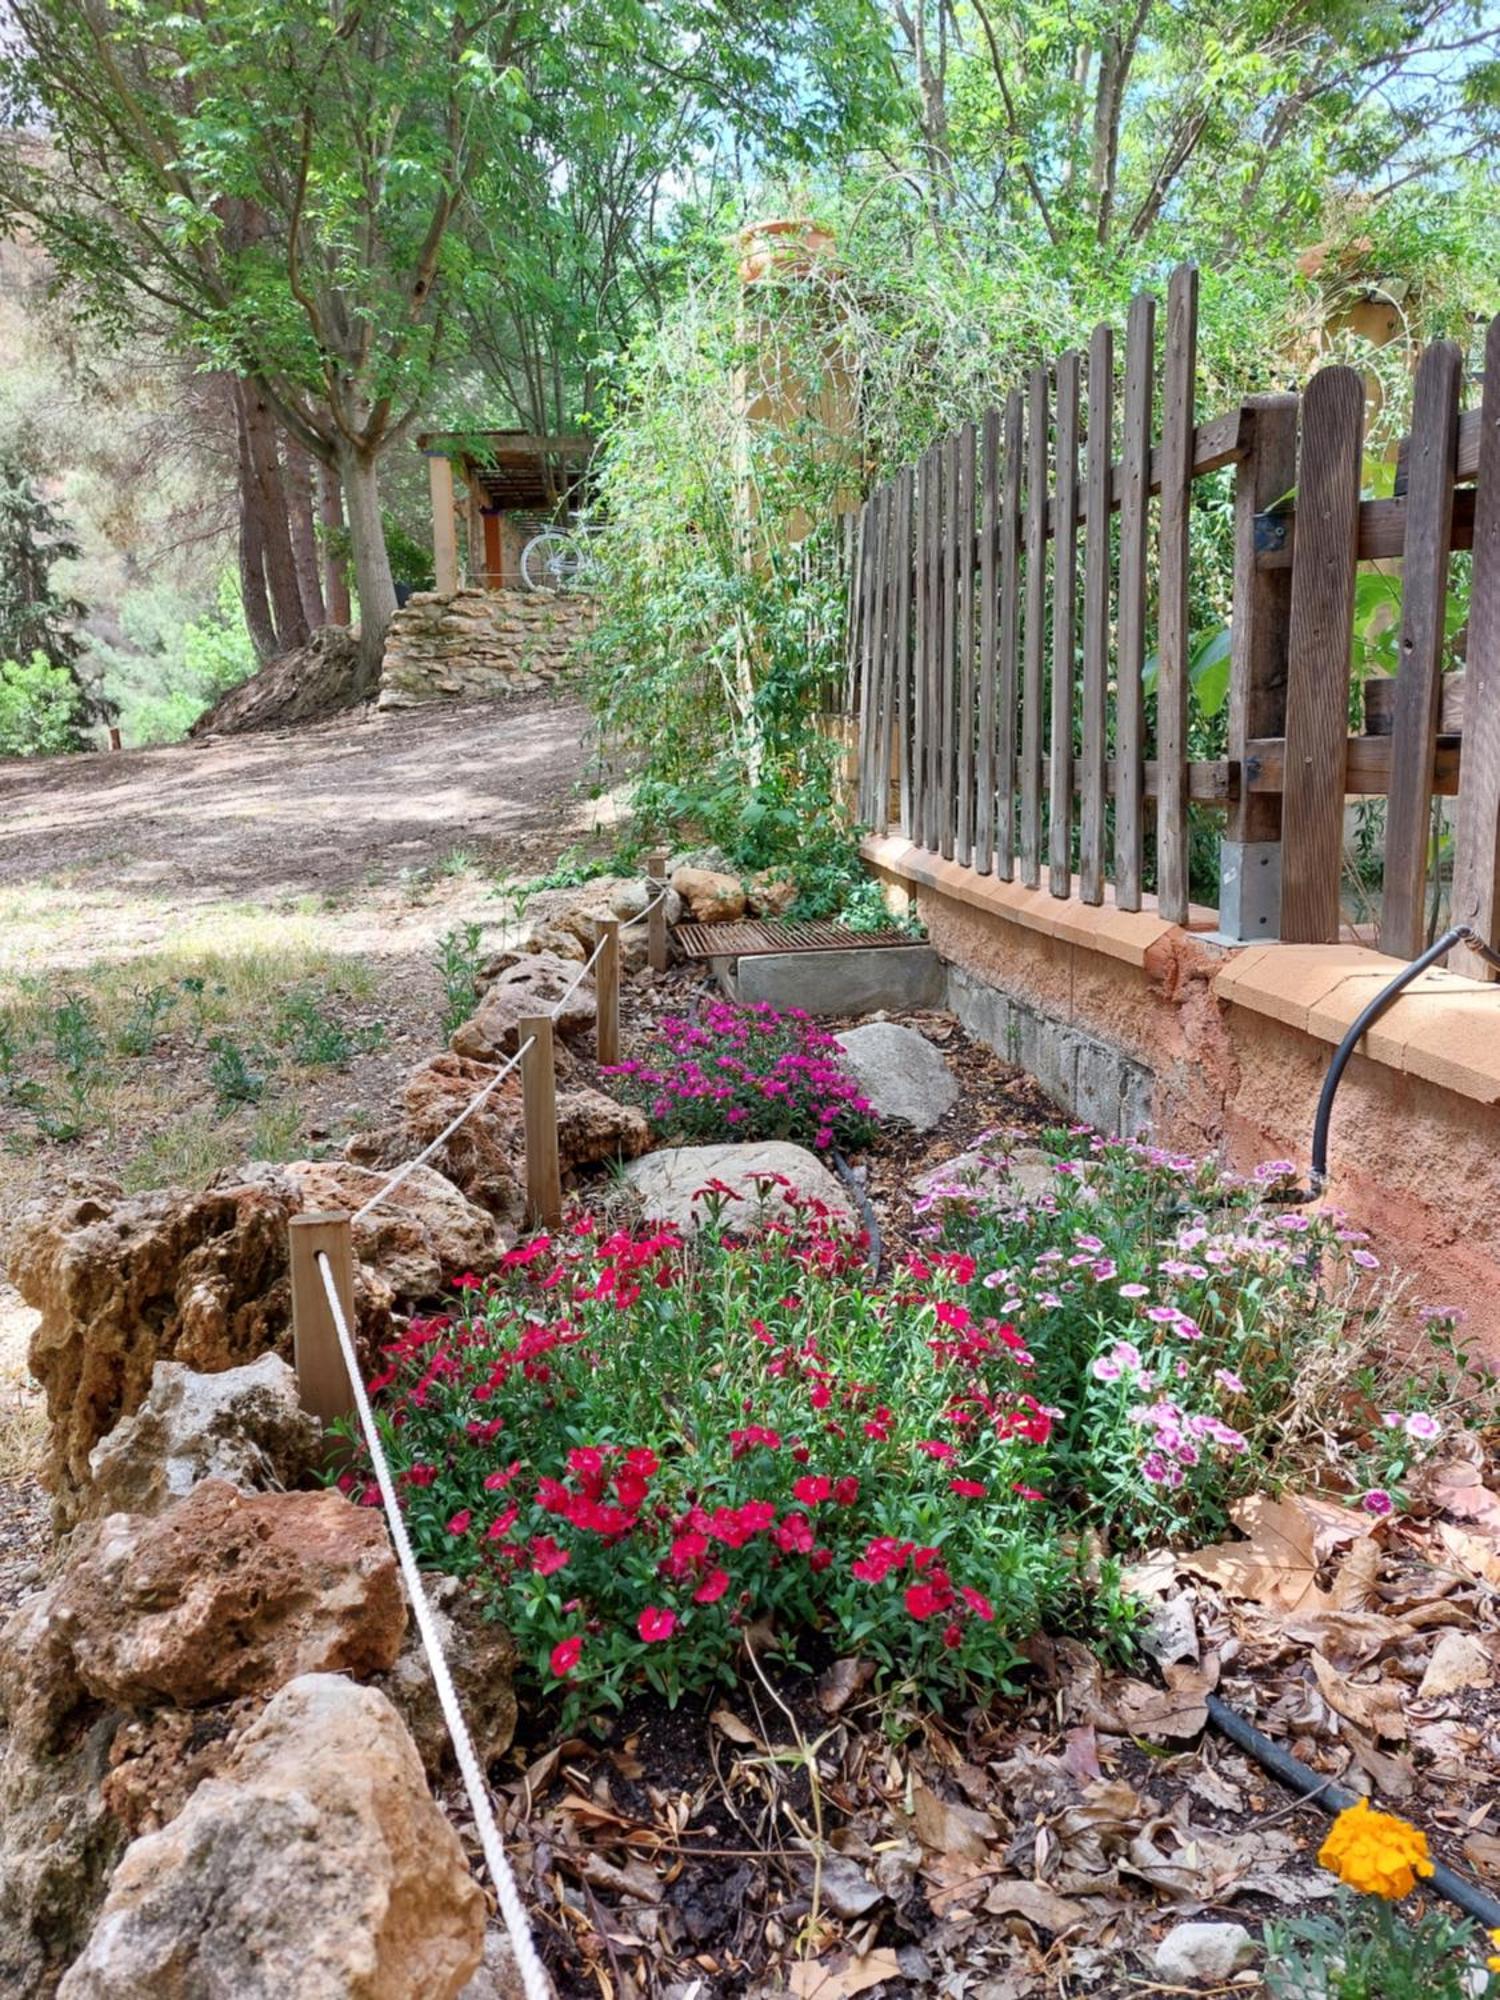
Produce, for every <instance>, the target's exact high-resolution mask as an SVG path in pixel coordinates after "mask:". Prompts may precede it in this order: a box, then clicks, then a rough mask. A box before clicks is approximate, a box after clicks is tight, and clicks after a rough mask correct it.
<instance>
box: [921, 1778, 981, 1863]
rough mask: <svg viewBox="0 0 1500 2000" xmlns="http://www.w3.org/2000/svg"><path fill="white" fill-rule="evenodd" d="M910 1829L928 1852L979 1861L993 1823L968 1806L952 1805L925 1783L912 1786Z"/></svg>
mask: <svg viewBox="0 0 1500 2000" xmlns="http://www.w3.org/2000/svg"><path fill="white" fill-rule="evenodd" d="M912 1830H913V1832H914V1833H915V1834H916V1836H917V1839H918V1840H919V1841H920V1842H921V1843H922V1846H923V1847H924V1848H926V1849H927V1851H928V1852H929V1853H930V1854H945V1855H953V1856H957V1857H958V1858H959V1859H961V1860H964V1861H982V1860H983V1859H984V1857H985V1855H986V1854H988V1852H989V1850H990V1847H991V1845H992V1843H993V1842H994V1839H995V1823H994V1821H993V1820H992V1819H991V1818H990V1816H989V1814H988V1813H982V1812H976V1811H975V1810H974V1808H973V1807H972V1806H953V1805H949V1804H948V1803H947V1802H946V1800H944V1799H940V1798H939V1797H938V1795H937V1793H936V1792H930V1791H929V1790H928V1789H927V1787H926V1786H925V1785H922V1784H918V1785H914V1786H913V1788H912Z"/></svg>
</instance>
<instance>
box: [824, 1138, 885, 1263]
mask: <svg viewBox="0 0 1500 2000" xmlns="http://www.w3.org/2000/svg"><path fill="white" fill-rule="evenodd" d="M833 1164H834V1166H835V1167H836V1168H837V1169H838V1176H839V1179H840V1180H841V1181H842V1182H843V1183H844V1186H845V1187H846V1188H848V1190H849V1192H850V1194H852V1195H853V1197H854V1205H855V1207H856V1208H857V1209H858V1210H859V1213H860V1218H861V1220H862V1221H863V1223H864V1225H865V1230H866V1233H867V1234H868V1236H869V1239H870V1247H869V1249H868V1250H867V1251H866V1252H865V1263H866V1265H867V1266H868V1267H869V1272H870V1276H871V1277H872V1278H878V1277H879V1276H880V1259H881V1254H882V1253H881V1248H880V1223H879V1221H878V1220H877V1219H876V1215H875V1211H874V1209H873V1208H872V1207H871V1206H870V1197H869V1195H868V1194H866V1192H865V1184H864V1182H863V1180H861V1179H860V1177H859V1175H858V1174H856V1173H855V1171H854V1169H853V1167H851V1166H850V1164H849V1162H848V1161H847V1160H846V1159H845V1158H844V1156H843V1154H842V1153H841V1152H840V1151H839V1150H838V1148H837V1147H836V1146H835V1148H834V1150H833Z"/></svg>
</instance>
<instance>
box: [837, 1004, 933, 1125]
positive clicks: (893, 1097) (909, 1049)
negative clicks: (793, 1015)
mask: <svg viewBox="0 0 1500 2000" xmlns="http://www.w3.org/2000/svg"><path fill="white" fill-rule="evenodd" d="M834 1040H835V1041H836V1042H838V1043H839V1045H840V1046H841V1047H842V1049H843V1051H844V1061H845V1066H846V1068H848V1069H850V1070H852V1071H853V1073H854V1076H855V1078H856V1080H857V1081H858V1083H859V1087H860V1090H861V1092H862V1093H863V1095H864V1096H865V1097H866V1098H868V1100H869V1103H870V1108H871V1110H872V1111H873V1112H874V1113H875V1115H876V1117H877V1118H891V1119H896V1120H899V1122H900V1123H901V1124H903V1125H910V1126H911V1127H912V1129H913V1130H914V1131H917V1132H930V1131H931V1130H932V1128H933V1126H934V1125H937V1124H940V1123H941V1122H942V1120H943V1119H944V1118H945V1117H946V1116H947V1115H948V1113H949V1112H950V1111H951V1110H952V1109H953V1106H954V1105H955V1104H956V1103H957V1102H958V1084H957V1082H956V1081H955V1079H954V1076H953V1072H952V1071H951V1070H950V1069H949V1067H948V1065H947V1063H946V1062H945V1061H944V1059H943V1054H942V1051H941V1050H940V1049H937V1048H935V1047H934V1046H933V1044H932V1043H931V1042H929V1041H928V1039H927V1037H926V1036H925V1035H919V1034H918V1033H917V1031H916V1029H915V1028H903V1027H902V1026H901V1025H900V1023H899V1022H896V1021H867V1022H866V1023H865V1025H864V1026H863V1027H860V1028H850V1029H849V1030H848V1031H847V1032H846V1033H844V1034H842V1035H835V1036H834Z"/></svg>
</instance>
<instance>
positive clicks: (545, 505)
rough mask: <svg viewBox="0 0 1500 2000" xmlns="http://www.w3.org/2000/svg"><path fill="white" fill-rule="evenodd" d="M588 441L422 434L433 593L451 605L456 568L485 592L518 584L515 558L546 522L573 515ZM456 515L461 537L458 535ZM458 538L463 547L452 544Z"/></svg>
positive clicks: (589, 451)
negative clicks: (462, 560) (462, 557)
mask: <svg viewBox="0 0 1500 2000" xmlns="http://www.w3.org/2000/svg"><path fill="white" fill-rule="evenodd" d="M594 442H595V441H594V439H593V438H591V437H586V436H582V435H576V434H575V435H571V436H562V437H544V436H540V435H538V434H537V433H536V432H533V431H428V432H424V433H423V434H422V435H421V436H419V437H418V439H417V444H418V447H419V448H420V449H421V450H422V451H425V452H426V454H427V476H428V484H429V487H430V490H431V494H432V557H433V573H434V577H435V580H436V587H437V589H438V590H439V591H440V592H441V593H442V594H443V595H444V596H449V597H451V596H452V594H453V592H454V591H455V590H457V589H458V586H459V577H460V568H461V565H460V561H459V549H460V547H461V546H463V547H464V548H465V549H466V551H467V561H466V563H464V564H463V565H462V568H463V569H464V571H465V572H466V573H467V575H468V576H469V578H470V579H471V580H472V581H473V582H475V583H478V584H481V585H482V586H483V587H484V588H485V589H486V590H502V589H505V588H506V587H508V586H509V585H512V584H515V583H518V582H519V581H520V560H521V551H522V549H523V548H524V547H525V546H526V543H527V542H528V541H529V540H530V538H531V536H532V535H534V534H535V533H536V532H537V530H538V529H539V528H541V527H543V526H545V525H546V524H547V523H548V522H552V521H557V520H563V519H566V518H567V517H568V516H569V515H570V514H572V513H574V512H576V511H577V507H578V502H579V499H580V497H581V491H582V488H583V485H584V482H585V479H586V477H587V473H588V463H589V460H590V458H591V457H592V456H593V451H594ZM460 515H461V516H462V522H463V526H462V530H460V525H459V523H460ZM461 532H462V536H463V541H462V543H461V542H460V533H461Z"/></svg>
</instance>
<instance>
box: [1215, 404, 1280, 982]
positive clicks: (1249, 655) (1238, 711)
mask: <svg viewBox="0 0 1500 2000" xmlns="http://www.w3.org/2000/svg"><path fill="white" fill-rule="evenodd" d="M1241 421H1242V422H1243V423H1245V424H1247V425H1248V426H1249V428H1250V449H1249V453H1248V455H1247V456H1246V457H1244V458H1242V459H1241V460H1240V462H1239V466H1238V468H1237V469H1236V472H1235V484H1234V616H1233V618H1232V620H1231V622H1230V654H1229V743H1228V749H1229V757H1230V761H1231V763H1232V764H1233V765H1235V766H1236V767H1237V768H1238V771H1239V792H1238V795H1237V797H1236V798H1235V799H1234V801H1233V802H1232V804H1231V805H1230V807H1229V815H1228V819H1227V821H1226V823H1225V827H1224V837H1223V839H1222V840H1221V841H1220V843H1219V930H1220V932H1221V933H1222V935H1223V936H1225V937H1228V938H1234V939H1236V940H1238V941H1248V940H1249V939H1252V938H1259V939H1260V940H1262V941H1263V942H1267V941H1269V940H1271V939H1274V938H1276V937H1277V936H1279V935H1280V929H1281V797H1280V794H1279V793H1275V792H1252V791H1251V790H1250V783H1249V778H1250V774H1249V771H1248V769H1247V748H1246V746H1247V745H1248V744H1250V743H1251V742H1253V741H1254V740H1255V739H1256V738H1257V737H1262V736H1284V735H1285V734H1286V675H1287V641H1288V635H1289V633H1290V631H1291V618H1292V572H1291V570H1290V569H1289V568H1287V569H1262V568H1260V567H1259V566H1258V565H1257V563H1256V540H1257V523H1258V522H1259V521H1260V518H1261V517H1262V516H1263V515H1265V514H1267V513H1268V512H1269V511H1270V510H1271V509H1272V508H1273V507H1275V506H1276V505H1277V504H1278V503H1279V502H1281V501H1283V500H1285V498H1286V496H1287V495H1288V494H1289V493H1290V492H1291V490H1292V488H1293V487H1294V486H1295V484H1296V481H1297V398H1296V397H1295V396H1285V395H1278V396H1255V397H1252V398H1251V399H1250V401H1249V402H1247V403H1246V404H1245V405H1244V407H1243V409H1242V411H1241Z"/></svg>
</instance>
